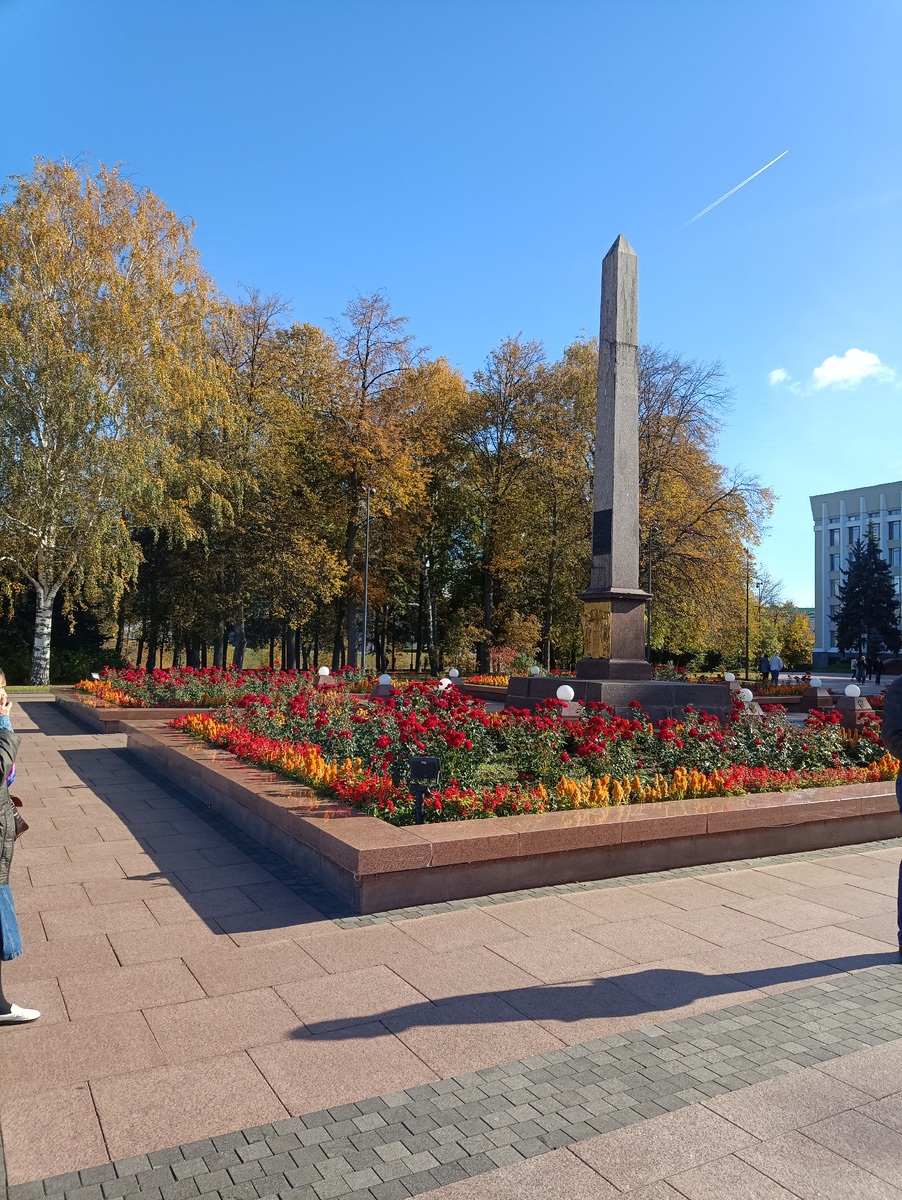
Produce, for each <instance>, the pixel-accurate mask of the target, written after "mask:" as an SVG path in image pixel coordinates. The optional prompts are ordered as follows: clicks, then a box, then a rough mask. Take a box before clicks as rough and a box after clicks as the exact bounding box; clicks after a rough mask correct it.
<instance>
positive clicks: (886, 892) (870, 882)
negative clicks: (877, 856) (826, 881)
mask: <svg viewBox="0 0 902 1200" xmlns="http://www.w3.org/2000/svg"><path fill="white" fill-rule="evenodd" d="M837 873H838V872H837ZM852 878H853V877H852V876H851V875H846V876H845V879H847V880H852ZM853 886H854V887H857V888H861V889H862V890H864V891H866V892H876V894H877V895H878V896H889V897H890V899H892V898H893V897H895V896H896V894H897V893H898V890H899V885H898V882H897V880H896V879H894V878H893V877H892V876H887V877H885V878H880V879H862V878H861V877H859V876H855V877H854V884H853Z"/></svg>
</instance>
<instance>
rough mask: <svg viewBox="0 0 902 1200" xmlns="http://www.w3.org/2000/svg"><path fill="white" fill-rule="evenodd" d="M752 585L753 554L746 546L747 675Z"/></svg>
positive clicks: (747, 675) (747, 668)
mask: <svg viewBox="0 0 902 1200" xmlns="http://www.w3.org/2000/svg"><path fill="white" fill-rule="evenodd" d="M751 586H752V555H751V551H750V550H749V548H748V546H746V547H745V677H746V679H748V677H749V591H750V590H751Z"/></svg>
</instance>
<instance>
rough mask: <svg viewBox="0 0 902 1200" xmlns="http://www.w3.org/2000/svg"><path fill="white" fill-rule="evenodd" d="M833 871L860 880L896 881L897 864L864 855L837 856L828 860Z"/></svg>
mask: <svg viewBox="0 0 902 1200" xmlns="http://www.w3.org/2000/svg"><path fill="white" fill-rule="evenodd" d="M828 862H829V863H830V868H831V870H833V871H845V872H846V873H847V874H849V875H857V876H858V877H859V878H861V879H898V877H899V864H898V861H897V862H887V861H886V860H884V859H881V858H870V857H869V856H868V855H866V854H837V855H834V856H833V857H831V858H830V859H828Z"/></svg>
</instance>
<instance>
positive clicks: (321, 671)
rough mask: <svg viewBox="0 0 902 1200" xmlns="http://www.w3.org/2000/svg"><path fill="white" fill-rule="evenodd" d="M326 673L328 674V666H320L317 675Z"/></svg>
mask: <svg viewBox="0 0 902 1200" xmlns="http://www.w3.org/2000/svg"><path fill="white" fill-rule="evenodd" d="M328 674H329V668H328V667H320V669H319V670H318V671H317V675H323V676H325V675H328Z"/></svg>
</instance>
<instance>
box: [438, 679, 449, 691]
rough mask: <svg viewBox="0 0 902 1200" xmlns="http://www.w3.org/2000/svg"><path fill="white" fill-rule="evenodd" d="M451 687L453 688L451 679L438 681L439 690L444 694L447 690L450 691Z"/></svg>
mask: <svg viewBox="0 0 902 1200" xmlns="http://www.w3.org/2000/svg"><path fill="white" fill-rule="evenodd" d="M450 686H451V680H450V679H440V680H439V681H438V690H439V691H440V692H444V691H446V690H447V689H448V688H449V687H450Z"/></svg>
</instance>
